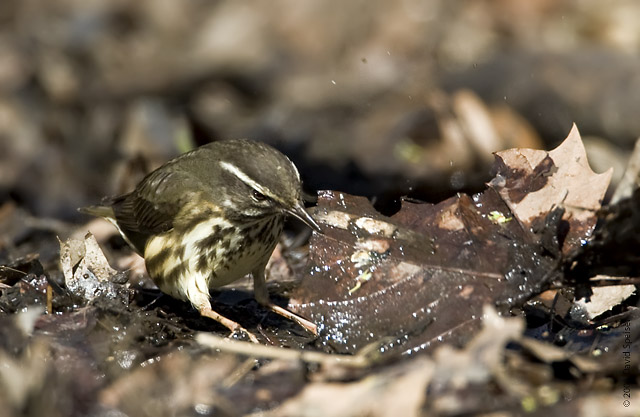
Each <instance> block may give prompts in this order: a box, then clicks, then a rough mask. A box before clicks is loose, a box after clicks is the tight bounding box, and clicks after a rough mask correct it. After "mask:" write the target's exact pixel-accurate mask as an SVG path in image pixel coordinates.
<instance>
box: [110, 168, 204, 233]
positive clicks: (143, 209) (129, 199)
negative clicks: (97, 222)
mask: <svg viewBox="0 0 640 417" xmlns="http://www.w3.org/2000/svg"><path fill="white" fill-rule="evenodd" d="M200 189H201V186H200V182H199V180H198V179H196V178H195V177H194V176H192V175H191V174H189V173H187V172H184V171H179V170H167V169H159V170H156V171H154V172H152V173H150V174H149V175H148V176H147V177H145V179H144V180H142V182H141V183H140V184H139V185H138V186H137V187H136V189H135V190H134V191H132V192H131V193H129V194H126V195H123V196H121V197H118V198H116V199H114V201H113V203H112V207H113V210H114V213H115V217H116V220H117V222H118V225H119V226H120V228H121V229H122V230H123V231H124V232H125V233H126V232H127V231H129V232H134V233H137V234H142V235H145V236H146V237H149V236H151V235H154V234H158V233H163V232H166V231H168V230H171V229H172V228H173V225H174V221H175V219H176V216H177V215H178V213H179V212H180V210H181V209H182V207H184V205H185V204H186V203H187V202H189V201H190V200H191V199H192V198H193V197H194V196H195V194H197V193H198V192H199V191H198V190H200Z"/></svg>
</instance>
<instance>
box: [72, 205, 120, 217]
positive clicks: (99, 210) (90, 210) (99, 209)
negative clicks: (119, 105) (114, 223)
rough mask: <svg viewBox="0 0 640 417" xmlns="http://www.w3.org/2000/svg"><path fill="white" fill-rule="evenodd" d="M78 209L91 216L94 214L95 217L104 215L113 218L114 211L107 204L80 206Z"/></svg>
mask: <svg viewBox="0 0 640 417" xmlns="http://www.w3.org/2000/svg"><path fill="white" fill-rule="evenodd" d="M78 211H79V212H80V213H83V214H89V215H91V216H96V217H105V218H107V219H113V218H115V213H114V212H113V208H111V207H108V206H88V207H80V208H79V209H78Z"/></svg>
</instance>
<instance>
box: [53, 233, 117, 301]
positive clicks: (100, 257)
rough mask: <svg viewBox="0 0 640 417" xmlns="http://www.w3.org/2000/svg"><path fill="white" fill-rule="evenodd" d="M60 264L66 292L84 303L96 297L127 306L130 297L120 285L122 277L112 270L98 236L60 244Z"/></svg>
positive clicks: (88, 235)
mask: <svg viewBox="0 0 640 417" xmlns="http://www.w3.org/2000/svg"><path fill="white" fill-rule="evenodd" d="M60 264H61V267H62V272H63V274H64V280H65V284H66V286H67V289H68V290H69V291H71V293H73V294H74V295H75V296H77V297H79V298H80V299H82V300H85V301H87V302H91V301H93V300H95V299H97V298H103V299H107V300H119V301H121V302H122V303H124V304H128V295H127V294H126V293H125V292H124V291H123V288H122V286H121V285H119V284H118V282H122V276H123V274H122V273H121V272H119V271H116V270H115V269H113V268H111V266H110V265H109V262H108V261H107V258H106V257H105V256H104V253H103V252H102V249H100V246H99V245H98V242H97V241H96V239H95V237H94V236H93V235H92V234H91V233H87V235H86V236H85V238H84V240H76V239H69V240H67V242H65V243H62V242H61V243H60Z"/></svg>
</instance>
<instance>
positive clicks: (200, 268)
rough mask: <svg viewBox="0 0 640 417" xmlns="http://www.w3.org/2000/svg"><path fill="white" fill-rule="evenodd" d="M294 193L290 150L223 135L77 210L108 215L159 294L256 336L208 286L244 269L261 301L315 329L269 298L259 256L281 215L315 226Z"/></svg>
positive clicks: (273, 240)
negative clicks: (222, 307)
mask: <svg viewBox="0 0 640 417" xmlns="http://www.w3.org/2000/svg"><path fill="white" fill-rule="evenodd" d="M301 196H302V183H301V180H300V174H299V173H298V170H297V168H296V166H295V165H294V164H293V162H291V160H290V159H289V158H287V157H286V156H285V155H284V154H282V153H281V152H280V151H278V150H276V149H275V148H273V147H271V146H269V145H267V144H265V143H262V142H258V141H252V140H248V139H231V140H223V141H216V142H212V143H209V144H206V145H203V146H200V147H198V148H195V149H194V150H191V151H189V152H186V153H184V154H182V155H179V156H177V157H176V158H174V159H172V160H170V161H168V162H166V163H165V164H164V165H162V166H160V167H159V168H157V169H156V170H154V171H152V172H150V173H149V174H148V175H146V176H145V177H144V178H143V179H142V181H140V183H138V185H137V186H136V187H135V189H134V190H133V191H131V192H129V193H127V194H124V195H120V196H117V197H114V198H107V199H104V200H103V201H102V204H101V205H97V206H89V207H83V208H80V209H79V211H80V212H82V213H85V214H89V215H93V216H97V217H103V218H105V219H107V220H109V221H110V222H111V223H113V224H114V225H115V226H116V228H117V229H118V231H119V232H120V234H121V235H122V237H123V238H124V240H125V241H126V242H127V243H128V244H129V245H130V246H131V247H132V248H133V249H134V250H135V251H136V252H137V253H138V254H140V255H141V256H142V257H143V258H144V260H145V265H146V269H147V272H148V273H149V276H150V277H151V278H152V279H153V281H154V283H155V284H156V286H157V287H158V288H159V289H160V290H161V291H162V292H163V293H165V294H168V295H170V296H172V297H174V298H177V299H179V300H183V301H188V302H190V303H191V304H192V305H193V306H194V307H195V308H196V309H197V310H198V311H199V313H200V315H202V316H204V317H208V318H211V319H213V320H215V321H217V322H218V323H220V324H222V325H223V326H225V327H226V328H227V329H229V330H230V331H231V334H232V335H233V334H235V333H236V332H242V333H245V335H246V336H247V337H248V338H249V339H250V340H251V341H252V342H254V343H258V340H257V338H256V337H255V335H253V334H252V333H251V332H249V331H248V330H247V329H245V328H244V327H242V326H241V325H240V324H239V323H237V322H235V321H233V320H231V319H229V318H227V317H225V316H223V315H221V314H220V313H218V312H216V311H215V310H214V309H213V308H212V305H211V300H210V293H209V292H210V290H211V289H215V288H218V287H221V286H223V285H226V284H229V283H232V282H234V281H236V280H238V279H240V278H242V277H244V276H246V275H248V274H251V275H252V276H253V284H254V297H255V299H256V300H257V301H258V303H259V304H261V305H262V306H264V307H266V308H268V309H269V310H271V311H273V312H275V313H277V314H279V315H281V316H284V317H286V318H288V319H290V320H293V321H294V322H296V323H298V324H299V325H300V326H302V327H303V328H304V329H306V330H308V331H309V332H311V333H312V334H314V335H317V326H316V325H315V324H314V323H312V322H311V321H309V320H307V319H305V318H303V317H301V316H298V315H297V314H295V313H293V312H291V311H289V310H287V309H285V308H283V307H280V306H278V305H276V304H274V303H273V302H271V300H270V298H269V294H268V291H267V287H266V278H265V269H266V265H267V261H268V260H269V258H270V256H271V254H272V252H273V250H274V248H275V246H276V244H277V242H278V240H279V237H280V235H281V233H282V228H283V224H284V220H285V218H286V216H287V215H292V216H294V217H296V218H298V219H299V220H301V221H302V222H304V223H305V224H306V225H308V226H309V227H310V228H311V229H312V230H313V231H315V232H317V233H322V229H321V228H320V226H319V225H318V223H316V221H315V220H314V219H313V217H312V216H311V215H310V214H309V213H308V212H307V211H306V209H305V207H304V203H303V201H302V197H301Z"/></svg>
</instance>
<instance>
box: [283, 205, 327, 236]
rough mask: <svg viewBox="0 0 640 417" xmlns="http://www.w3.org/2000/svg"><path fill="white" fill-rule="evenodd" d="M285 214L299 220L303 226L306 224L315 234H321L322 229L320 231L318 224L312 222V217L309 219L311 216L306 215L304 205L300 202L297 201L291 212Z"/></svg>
mask: <svg viewBox="0 0 640 417" xmlns="http://www.w3.org/2000/svg"><path fill="white" fill-rule="evenodd" d="M287 212H288V213H289V214H291V215H292V216H295V217H297V218H298V219H300V220H301V221H302V222H303V223H304V224H306V225H307V226H309V227H310V228H312V229H313V230H315V231H316V232H318V233H322V229H320V226H318V223H316V221H315V220H313V217H311V215H310V214H309V213H307V210H306V209H305V208H304V205H303V204H302V202H300V201H299V202H298V203H297V204H296V205H295V206H294V207H293V208H292V209H291V210H287Z"/></svg>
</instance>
